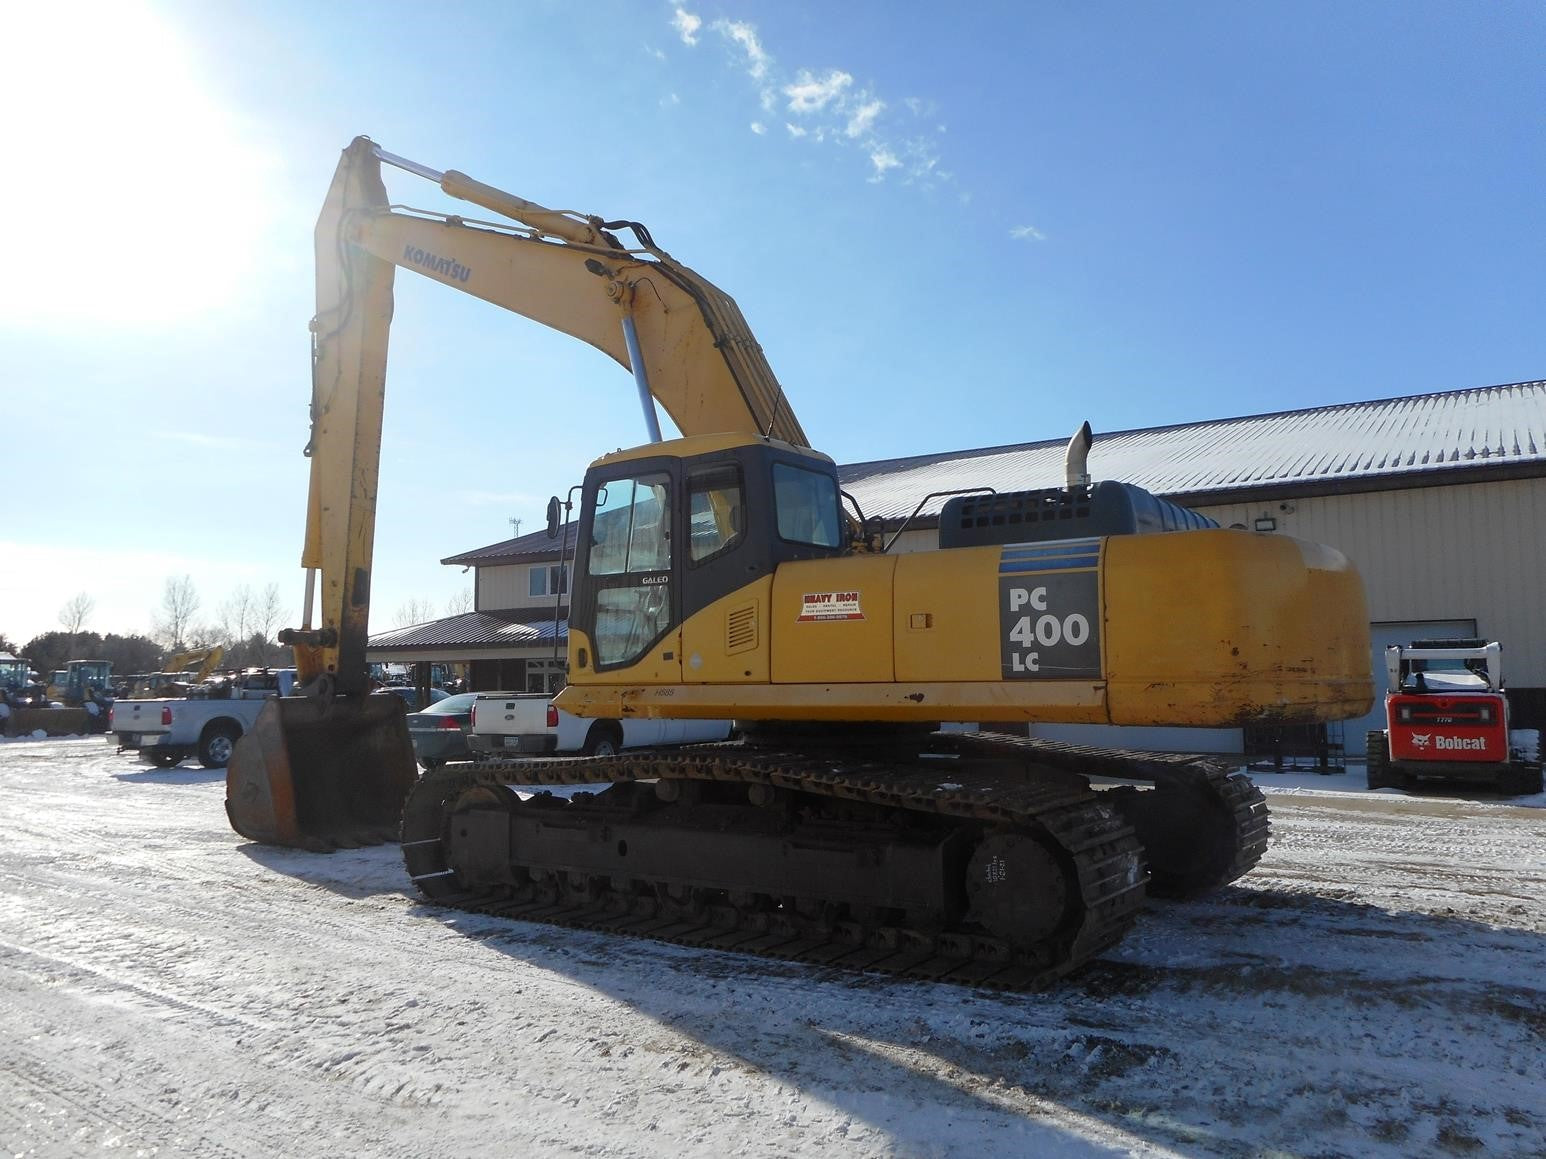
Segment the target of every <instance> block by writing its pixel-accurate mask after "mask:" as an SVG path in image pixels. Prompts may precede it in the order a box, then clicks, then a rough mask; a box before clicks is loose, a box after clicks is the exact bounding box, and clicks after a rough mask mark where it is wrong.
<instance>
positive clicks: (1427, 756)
mask: <svg viewBox="0 0 1546 1159" xmlns="http://www.w3.org/2000/svg"><path fill="white" fill-rule="evenodd" d="M1385 674H1386V679H1387V691H1386V693H1385V727H1384V728H1383V729H1377V730H1375V731H1373V732H1371V733H1369V737H1368V760H1369V763H1368V766H1367V774H1366V775H1367V778H1368V785H1369V788H1371V789H1385V788H1394V789H1401V788H1405V787H1406V786H1407V785H1409V784H1410V783H1411V782H1412V781H1414V780H1416V779H1418V778H1422V777H1433V778H1442V779H1444V780H1452V781H1469V782H1472V783H1476V784H1483V785H1488V786H1491V787H1493V788H1496V789H1497V790H1498V791H1499V792H1502V793H1509V794H1525V793H1539V792H1540V791H1541V762H1540V734H1539V733H1536V732H1534V731H1533V730H1520V731H1518V732H1511V731H1510V729H1509V719H1508V698H1507V697H1506V696H1504V695H1503V648H1502V645H1500V644H1498V643H1497V642H1496V641H1493V642H1491V643H1489V642H1487V641H1484V640H1417V641H1415V642H1413V643H1411V644H1392V645H1391V646H1390V647H1389V648H1387V649H1385Z"/></svg>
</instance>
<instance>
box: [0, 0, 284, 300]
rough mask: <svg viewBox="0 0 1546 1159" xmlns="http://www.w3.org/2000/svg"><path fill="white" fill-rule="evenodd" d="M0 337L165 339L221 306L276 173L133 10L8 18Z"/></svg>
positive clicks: (194, 65) (175, 38)
mask: <svg viewBox="0 0 1546 1159" xmlns="http://www.w3.org/2000/svg"><path fill="white" fill-rule="evenodd" d="M0 26H3V27H4V28H5V30H6V32H7V41H8V43H9V46H10V51H9V52H8V53H7V60H6V66H5V68H4V69H3V70H0V101H3V107H4V108H5V109H6V122H7V126H6V127H7V131H6V133H5V136H4V145H3V146H0V147H3V148H4V150H5V156H4V160H3V163H0V214H3V220H4V221H6V223H7V225H8V231H7V232H8V235H9V236H8V238H7V242H6V249H7V256H8V259H9V260H8V265H9V267H10V269H9V275H8V276H7V277H6V278H4V279H0V327H17V326H25V327H30V328H48V329H56V328H71V327H73V326H75V325H77V324H91V325H93V326H109V327H111V326H115V325H130V326H147V325H148V326H165V325H169V324H173V323H177V322H182V321H186V320H188V319H190V318H192V317H195V316H197V315H198V314H200V313H203V312H205V311H206V310H209V309H211V308H215V307H218V306H221V305H223V304H225V303H226V302H228V301H230V300H231V298H232V297H233V295H234V294H235V293H236V292H237V291H238V289H239V287H240V286H241V284H242V283H243V281H244V279H245V278H246V277H247V276H249V275H250V273H251V270H252V267H253V266H254V264H255V262H256V259H257V256H258V254H259V252H260V250H259V247H260V241H261V237H262V234H263V231H264V229H265V226H266V224H267V221H268V215H267V212H266V208H265V207H266V206H268V205H270V204H272V201H271V199H270V198H268V197H266V196H265V194H264V186H265V185H266V184H268V183H269V166H268V164H267V160H266V158H265V157H264V155H263V154H262V152H261V151H260V150H258V149H257V148H255V147H253V146H252V145H250V144H246V143H244V141H243V137H244V135H247V134H244V132H243V126H242V124H241V121H240V119H239V118H238V117H237V116H236V115H235V114H234V113H233V112H232V111H230V110H229V109H227V108H225V107H223V106H222V105H221V104H220V102H219V100H218V99H217V97H216V96H215V95H214V94H212V93H211V91H210V89H209V86H208V83H207V81H206V79H205V74H206V73H207V71H208V69H207V68H206V67H204V62H201V61H199V60H198V59H197V58H196V56H195V53H194V50H193V48H192V46H191V45H190V44H189V43H188V42H187V40H186V38H185V37H183V36H182V35H181V34H180V32H179V31H178V29H176V28H175V27H174V26H173V25H172V24H171V23H170V22H169V21H168V20H167V19H166V18H165V17H164V16H163V15H162V14H161V13H160V12H158V11H157V10H156V9H155V8H154V7H152V6H150V5H148V4H144V3H140V2H137V0H91V2H87V3H70V2H68V0H67V2H65V3H60V4H54V5H46V6H45V5H41V4H39V5H35V6H34V5H26V6H24V5H12V6H9V7H8V8H7V10H6V12H5V15H4V17H3V25H0Z"/></svg>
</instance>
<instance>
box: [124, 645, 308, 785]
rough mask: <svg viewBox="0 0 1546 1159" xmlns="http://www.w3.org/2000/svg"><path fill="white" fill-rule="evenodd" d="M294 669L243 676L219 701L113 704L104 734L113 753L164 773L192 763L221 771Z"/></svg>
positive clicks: (283, 692)
mask: <svg viewBox="0 0 1546 1159" xmlns="http://www.w3.org/2000/svg"><path fill="white" fill-rule="evenodd" d="M294 685H295V669H294V668H280V669H278V670H276V671H267V670H264V671H256V672H244V673H242V674H241V675H240V676H237V677H235V678H233V680H232V681H231V683H230V685H229V687H228V688H226V689H225V690H224V692H225V694H224V695H220V696H202V697H195V696H189V697H183V698H179V699H176V700H118V701H114V703H113V707H112V711H111V712H110V713H109V714H108V720H107V728H108V733H109V734H110V736H111V737H112V738H113V739H115V740H116V741H117V743H118V751H119V752H122V751H124V750H125V749H137V750H138V751H139V754H140V758H141V759H142V760H146V761H149V762H150V763H151V764H153V765H156V766H157V767H158V768H163V769H169V768H171V767H172V766H173V765H176V764H181V763H182V762H183V761H185V760H187V759H188V758H189V757H198V758H199V763H200V764H201V765H203V766H204V767H205V768H206V769H223V768H225V766H226V764H227V762H229V761H230V759H231V750H232V749H233V748H234V747H235V746H236V740H237V738H238V737H240V736H241V735H242V734H243V733H244V732H246V731H247V730H248V729H249V728H251V727H252V722H253V721H255V720H256V719H257V718H258V712H259V710H261V709H262V707H263V702H264V701H265V700H268V699H270V698H271V697H275V696H288V695H290V692H291V690H292V688H293V687H294Z"/></svg>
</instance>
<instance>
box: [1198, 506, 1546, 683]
mask: <svg viewBox="0 0 1546 1159" xmlns="http://www.w3.org/2000/svg"><path fill="white" fill-rule="evenodd" d="M1198 510H1199V511H1201V512H1203V513H1204V514H1206V515H1209V516H1211V517H1212V518H1214V519H1216V520H1218V521H1219V522H1220V523H1222V524H1223V525H1224V526H1226V527H1228V526H1230V525H1231V524H1236V523H1239V524H1243V525H1244V526H1246V527H1252V526H1254V523H1255V521H1256V520H1257V519H1260V518H1263V517H1270V518H1272V519H1274V520H1275V521H1276V523H1277V531H1278V532H1281V533H1283V534H1287V535H1293V536H1296V537H1298V538H1300V539H1308V540H1313V541H1315V542H1317V543H1325V544H1329V545H1330V546H1332V547H1335V548H1337V549H1338V550H1339V551H1341V552H1342V553H1343V554H1345V555H1347V556H1348V558H1350V559H1351V560H1352V561H1353V562H1354V563H1355V564H1357V566H1358V570H1359V572H1360V573H1361V574H1362V575H1363V578H1364V586H1365V589H1366V591H1367V594H1368V600H1369V618H1370V620H1372V621H1374V622H1375V623H1381V622H1388V621H1404V620H1466V619H1474V620H1475V621H1476V630H1477V632H1478V633H1479V634H1480V635H1482V636H1485V637H1487V638H1488V639H1492V640H1499V641H1501V642H1502V644H1503V669H1504V675H1505V677H1506V678H1507V680H1508V683H1509V684H1510V685H1511V686H1514V687H1516V688H1525V687H1534V688H1541V687H1543V686H1546V600H1543V599H1542V590H1541V588H1542V581H1541V577H1542V576H1543V575H1546V479H1508V480H1501V481H1499V482H1495V483H1468V484H1460V485H1455V486H1444V487H1420V488H1413V489H1410V490H1400V491H1375V492H1370V493H1367V494H1358V495H1325V496H1316V497H1313V498H1307V499H1291V500H1288V501H1287V502H1285V503H1281V504H1279V503H1253V504H1230V505H1224V506H1217V507H1199V508H1198Z"/></svg>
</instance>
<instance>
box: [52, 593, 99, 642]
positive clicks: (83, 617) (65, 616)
mask: <svg viewBox="0 0 1546 1159" xmlns="http://www.w3.org/2000/svg"><path fill="white" fill-rule="evenodd" d="M96 606H97V601H96V600H94V599H92V598H91V597H90V596H88V595H87V594H86V593H85V592H79V593H77V594H76V595H75V596H74V598H72V599H71V600H70V602H69V603H67V604H65V606H64V607H62V608H60V609H59V622H60V624H62V625H63V626H64V630H65V631H66V632H68V633H69V634H70V635H72V636H78V635H80V631H81V629H82V628H84V627H85V626H86V621H87V620H89V619H90V618H91V613H92V612H93V611H95V610H96Z"/></svg>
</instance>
